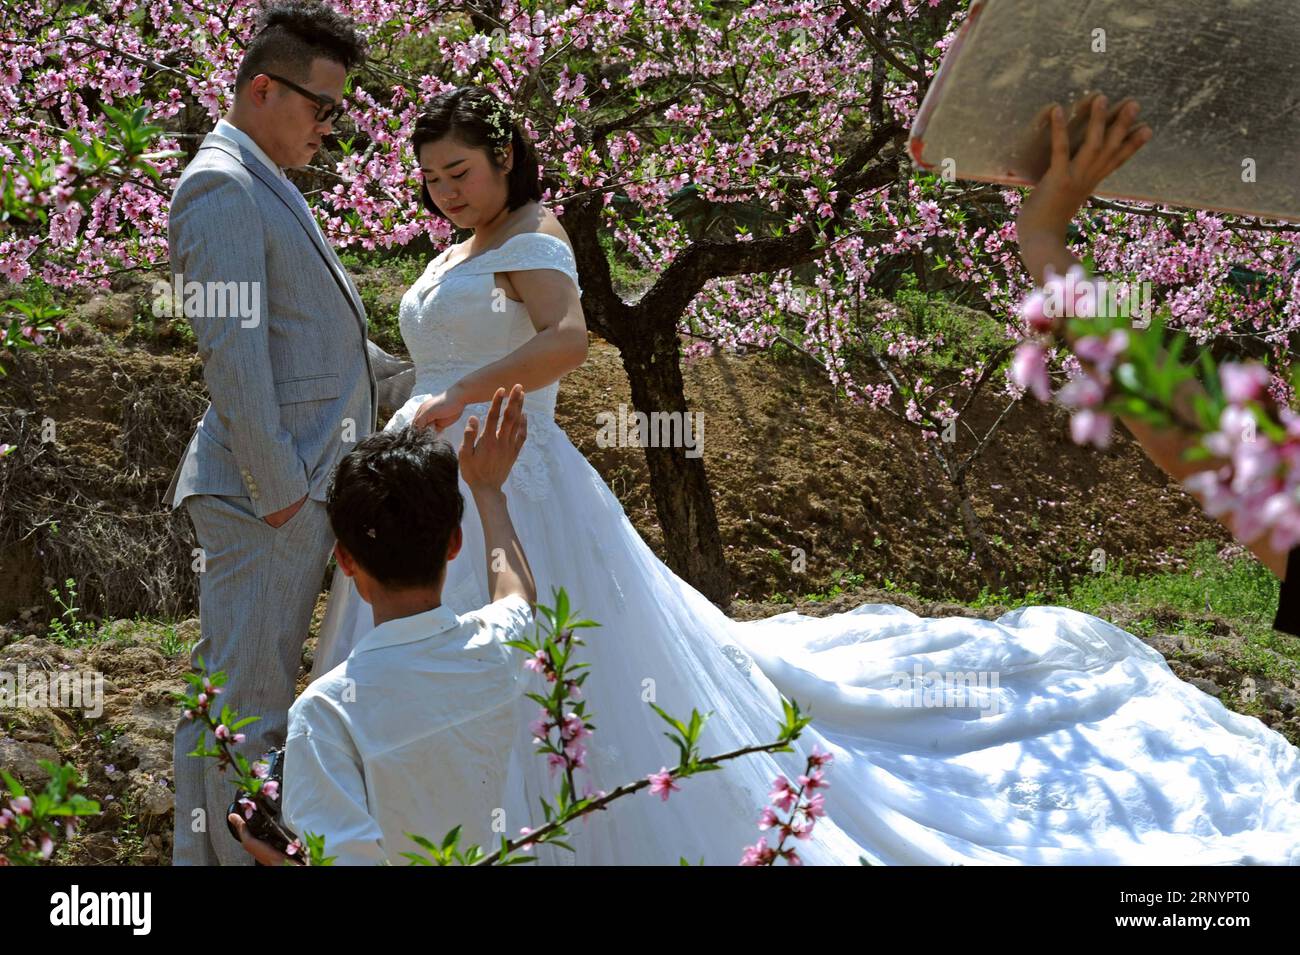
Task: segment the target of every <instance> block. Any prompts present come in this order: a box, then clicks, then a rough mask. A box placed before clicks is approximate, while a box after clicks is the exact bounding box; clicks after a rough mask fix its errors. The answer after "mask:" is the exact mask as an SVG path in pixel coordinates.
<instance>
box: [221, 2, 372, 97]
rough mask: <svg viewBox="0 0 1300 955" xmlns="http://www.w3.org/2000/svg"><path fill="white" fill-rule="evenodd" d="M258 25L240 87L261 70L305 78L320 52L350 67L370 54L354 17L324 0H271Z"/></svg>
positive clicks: (238, 82) (241, 71)
mask: <svg viewBox="0 0 1300 955" xmlns="http://www.w3.org/2000/svg"><path fill="white" fill-rule="evenodd" d="M254 31H255V32H254V36H253V39H252V40H251V41H250V42H249V44H248V48H247V49H246V50H245V51H244V60H243V62H242V63H240V65H239V72H238V73H237V74H235V92H236V93H237V92H239V91H240V90H242V89H243V88H244V86H245V85H246V84H247V83H248V82H249V80H251V79H252V78H253V77H254V76H256V75H257V74H258V73H267V72H270V73H280V74H282V75H284V76H287V77H288V78H289V79H291V80H294V81H305V80H306V79H307V77H308V76H309V75H310V74H311V63H312V60H314V59H316V58H317V57H323V58H324V59H327V60H333V61H334V62H336V63H341V64H343V68H344V69H346V70H349V71H351V70H352V68H353V67H355V66H357V65H358V64H359V63H361V61H362V60H363V59H365V55H366V47H365V41H364V40H363V39H362V38H361V35H360V34H359V33H357V31H356V29H355V28H354V26H353V24H352V21H351V20H349V19H348V18H347V17H345V16H344V15H343V14H341V13H339V12H338V11H337V10H335V9H334V8H332V7H330V6H328V5H327V4H324V3H317V2H305V3H302V2H300V3H272V4H269V5H267V6H266V7H264V8H263V10H262V14H261V16H260V17H258V20H257V26H256V27H254Z"/></svg>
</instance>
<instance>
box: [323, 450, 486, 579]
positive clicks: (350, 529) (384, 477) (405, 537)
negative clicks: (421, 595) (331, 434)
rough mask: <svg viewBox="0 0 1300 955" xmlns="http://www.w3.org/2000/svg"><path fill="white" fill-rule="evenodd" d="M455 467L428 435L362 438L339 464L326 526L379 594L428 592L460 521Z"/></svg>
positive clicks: (461, 504)
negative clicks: (384, 590) (413, 589)
mask: <svg viewBox="0 0 1300 955" xmlns="http://www.w3.org/2000/svg"><path fill="white" fill-rule="evenodd" d="M459 480H460V462H459V460H458V459H457V457H456V452H455V451H454V450H453V449H452V446H451V445H450V444H448V443H447V442H446V441H444V440H442V439H441V438H438V437H435V435H434V432H433V431H432V429H427V428H411V427H405V428H397V429H394V430H392V431H377V432H375V433H374V434H371V435H367V436H366V437H365V438H363V439H362V440H361V441H359V442H357V446H356V447H355V448H353V449H352V450H351V451H350V452H349V453H348V454H347V455H345V456H344V457H343V459H342V460H341V461H339V464H338V467H337V468H335V470H334V475H333V477H332V478H331V479H330V487H329V494H328V496H327V500H326V502H325V509H326V512H327V513H328V514H329V519H330V526H331V527H332V528H333V530H334V536H335V537H337V538H338V539H339V541H340V542H341V543H342V544H343V546H344V547H345V548H347V551H348V553H349V554H351V555H352V556H353V557H354V558H355V559H356V561H357V563H359V564H360V565H361V566H362V567H364V568H365V571H366V573H368V574H369V575H370V576H371V577H374V578H375V580H377V581H379V583H381V584H383V585H384V586H385V587H389V588H392V589H394V590H402V589H406V588H410V587H432V586H433V585H434V584H436V583H437V582H438V578H439V577H441V576H442V570H443V567H444V566H445V565H446V563H447V545H448V543H449V542H450V541H451V535H452V533H453V532H454V531H455V530H456V528H457V527H459V526H460V522H461V518H462V517H464V515H465V498H464V497H463V496H462V495H461V493H460V485H459Z"/></svg>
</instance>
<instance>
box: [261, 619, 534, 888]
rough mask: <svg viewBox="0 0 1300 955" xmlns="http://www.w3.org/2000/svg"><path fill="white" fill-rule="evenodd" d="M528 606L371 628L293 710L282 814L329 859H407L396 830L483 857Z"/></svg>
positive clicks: (511, 723)
mask: <svg viewBox="0 0 1300 955" xmlns="http://www.w3.org/2000/svg"><path fill="white" fill-rule="evenodd" d="M532 625H533V612H532V608H531V607H530V606H529V604H528V601H527V600H525V599H524V598H523V597H520V596H517V595H512V596H509V597H504V598H502V599H501V600H498V601H495V602H494V603H491V604H488V605H487V606H486V607H483V608H482V609H480V610H475V611H473V612H472V613H468V614H465V615H463V616H459V617H458V616H457V615H456V614H455V612H453V611H452V610H451V609H449V608H448V607H445V606H442V607H435V608H434V609H432V610H427V611H425V612H424V613H418V614H414V615H413V616H410V617H401V618H399V619H397V620H389V621H387V622H385V623H381V624H380V625H379V626H377V627H375V628H374V629H373V630H371V631H370V632H369V633H367V634H366V635H365V636H364V637H362V638H361V640H360V641H359V642H358V643H357V645H356V647H354V648H353V650H352V652H351V653H350V654H349V655H348V658H347V659H346V660H344V661H343V662H342V663H340V664H339V665H338V666H336V667H335V668H334V669H332V670H330V671H329V672H328V673H326V674H325V675H324V676H322V677H320V678H319V679H317V680H316V681H314V682H313V683H312V684H311V685H310V686H308V687H307V689H306V690H304V691H303V694H302V696H300V697H299V698H298V699H297V700H295V701H294V704H293V706H292V707H291V708H290V710H289V730H288V738H287V740H286V743H285V756H284V780H283V789H282V799H283V804H282V811H283V815H284V822H285V824H286V825H287V826H288V827H289V828H290V829H292V830H293V831H294V832H296V833H298V834H299V835H300V836H303V835H305V834H306V833H309V832H310V833H318V834H323V835H324V836H325V855H326V856H335V857H336V858H335V861H334V864H335V865H374V864H377V863H382V862H385V861H387V862H389V863H391V864H393V865H406V864H407V863H408V862H409V860H408V859H406V858H405V857H403V856H402V853H403V852H421V851H422V850H421V849H420V847H419V846H418V845H417V844H416V843H415V842H414V841H412V840H411V839H409V838H408V837H407V836H406V833H408V832H409V833H414V834H416V835H420V836H424V837H425V838H427V839H430V840H431V841H433V842H434V843H437V844H441V843H442V839H443V837H444V836H445V835H446V834H447V833H448V831H450V830H451V829H452V828H453V827H455V826H458V825H459V826H461V827H462V829H461V840H460V845H461V847H462V849H464V848H466V847H468V846H470V845H479V846H482V847H483V848H484V849H485V851H488V852H491V851H492V848H491V847H492V846H493V844H495V843H499V842H500V838H501V835H503V834H504V833H503V832H501V831H500V828H499V827H498V830H497V831H493V826H492V823H493V821H494V818H499V814H498V815H497V816H496V817H494V810H497V809H500V808H503V805H502V803H503V800H504V798H505V793H504V787H505V778H506V770H507V765H508V762H509V757H510V748H511V743H512V740H513V738H514V735H515V722H516V720H517V719H518V718H519V717H520V715H521V713H522V712H523V710H522V709H521V708H519V703H520V700H521V692H522V687H523V681H522V679H521V673H520V671H521V669H522V664H523V660H524V656H523V654H522V653H521V652H520V651H518V650H517V649H515V648H513V647H508V646H505V644H504V641H507V640H517V639H520V638H522V637H524V636H527V635H528V634H529V632H530V630H531V628H532Z"/></svg>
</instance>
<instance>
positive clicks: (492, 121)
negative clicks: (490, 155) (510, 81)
mask: <svg viewBox="0 0 1300 955" xmlns="http://www.w3.org/2000/svg"><path fill="white" fill-rule="evenodd" d="M518 122H519V117H518V116H516V115H515V113H514V111H513V110H511V109H509V108H508V107H507V106H506V105H505V104H504V103H502V102H501V101H500V100H496V99H494V100H493V101H492V109H491V111H490V112H489V113H488V115H487V124H488V125H489V126H491V127H492V129H493V131H494V133H495V135H494V136H493V137H492V138H493V140H494V141H495V142H496V144H497V149H498V151H500V150H504V149H505V148H506V147H507V146H509V145H510V141H511V138H512V136H513V133H514V129H515V124H516V123H518Z"/></svg>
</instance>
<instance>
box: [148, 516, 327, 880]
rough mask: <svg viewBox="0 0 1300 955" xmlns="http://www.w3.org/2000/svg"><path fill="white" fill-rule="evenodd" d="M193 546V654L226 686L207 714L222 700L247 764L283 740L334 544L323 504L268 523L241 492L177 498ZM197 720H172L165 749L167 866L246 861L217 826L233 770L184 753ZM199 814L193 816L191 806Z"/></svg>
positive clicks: (196, 734)
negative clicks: (197, 553)
mask: <svg viewBox="0 0 1300 955" xmlns="http://www.w3.org/2000/svg"><path fill="white" fill-rule="evenodd" d="M185 505H186V507H187V508H188V510H189V513H190V520H191V521H192V522H193V524H194V530H195V533H196V534H197V536H198V542H199V547H201V548H202V549H203V556H204V561H205V566H204V569H203V571H202V572H201V573H200V574H199V622H200V631H201V633H202V639H201V640H200V641H199V643H198V645H197V646H196V647H195V648H194V652H193V654H192V656H191V661H190V662H191V664H192V665H193V666H197V665H198V658H199V656H200V655H201V656H202V657H203V662H204V663H205V664H206V665H207V669H208V672H209V673H215V672H216V671H218V670H224V671H225V673H226V675H227V677H228V682H227V684H226V687H225V688H224V689H223V692H222V693H220V694H219V695H218V696H217V698H216V711H217V712H219V711H220V707H221V705H222V704H225V705H228V706H230V707H231V708H232V709H234V710H236V711H237V712H238V714H239V718H240V719H242V718H244V717H246V716H260V717H261V719H259V720H258V721H257V722H255V723H250V724H248V725H247V726H245V727H243V729H241V730H240V732H242V733H244V734H245V735H246V739H245V740H244V742H243V743H241V744H239V745H238V746H235V747H234V749H235V751H236V752H239V753H242V754H243V755H244V756H245V757H246V758H247V759H248V760H249V761H250V762H251V761H253V760H255V759H257V758H258V757H259V756H260V755H261V754H262V753H263V752H265V751H266V750H268V749H271V748H272V747H275V746H281V745H283V744H284V741H285V735H286V731H287V728H288V713H289V706H290V704H292V703H293V699H294V690H295V686H296V682H297V678H298V671H299V668H300V665H301V659H302V646H303V643H304V642H305V640H306V639H307V633H308V628H309V627H310V625H311V614H312V610H313V608H314V606H315V603H316V598H317V596H318V595H319V594H320V592H321V585H322V582H323V578H324V574H325V566H326V564H327V562H328V560H329V555H330V552H331V550H332V549H333V547H334V534H333V531H331V529H330V524H329V518H328V517H327V516H326V512H325V505H324V504H323V503H321V502H320V501H317V500H314V499H312V498H310V497H309V498H307V500H305V501H303V504H302V507H300V508H299V509H298V511H297V513H295V514H294V515H293V517H291V518H290V519H289V520H288V522H287V523H285V524H282V525H281V526H280V527H278V528H276V527H271V525H269V524H267V523H266V522H265V521H264V520H262V519H261V518H259V517H257V516H256V515H255V514H254V513H253V505H252V501H251V500H249V498H247V497H233V496H222V495H213V494H196V495H192V496H190V497H187V498H186V499H185ZM200 731H205V732H206V733H207V738H206V742H207V744H208V745H209V746H211V745H213V743H214V740H213V737H212V733H211V732H210V731H207V728H206V726H204V725H203V724H202V723H201V722H198V721H191V720H185V719H182V720H181V721H180V723H179V724H178V726H177V731H176V742H175V752H174V765H175V775H176V823H175V830H174V835H175V844H174V847H173V850H172V863H173V864H174V865H252V864H253V858H252V856H250V855H248V854H247V853H246V852H245V851H244V850H243V847H241V846H240V845H239V843H238V842H236V841H235V839H234V837H233V836H231V834H230V832H229V830H228V828H227V826H226V809H227V807H229V805H230V802H231V800H232V799H234V796H235V786H234V783H233V782H232V781H231V777H233V774H234V771H233V768H232V769H227V770H226V771H225V772H219V771H218V768H217V760H216V759H214V758H212V757H198V756H189V755H187V754H188V753H189V752H190V751H191V750H193V749H195V748H196V747H197V746H198V744H199V739H200ZM196 810H202V812H196Z"/></svg>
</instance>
